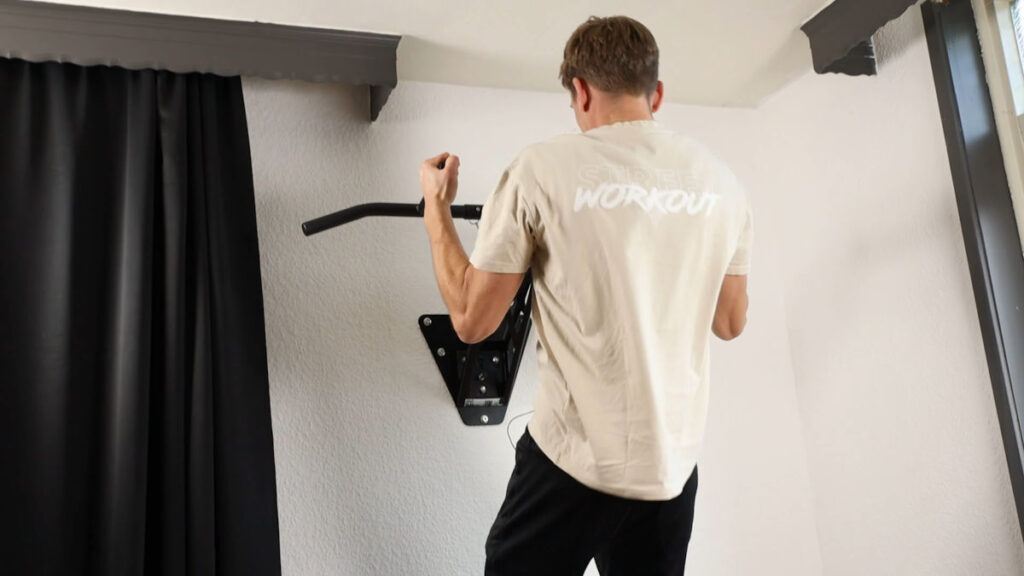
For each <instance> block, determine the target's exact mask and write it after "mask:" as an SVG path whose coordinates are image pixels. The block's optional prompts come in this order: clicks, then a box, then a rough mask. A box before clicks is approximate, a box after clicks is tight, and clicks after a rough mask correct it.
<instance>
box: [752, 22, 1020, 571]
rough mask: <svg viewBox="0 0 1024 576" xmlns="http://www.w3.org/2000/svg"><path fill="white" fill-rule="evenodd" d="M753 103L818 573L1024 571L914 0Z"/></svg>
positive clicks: (764, 204) (764, 211)
mask: <svg viewBox="0 0 1024 576" xmlns="http://www.w3.org/2000/svg"><path fill="white" fill-rule="evenodd" d="M882 36H883V40H884V45H885V46H884V47H885V50H883V56H887V59H886V60H885V61H883V66H882V69H881V74H880V75H879V76H878V77H877V78H872V79H866V78H843V77H837V76H824V77H822V76H814V75H808V76H806V77H805V78H803V79H801V80H799V81H798V82H796V83H795V84H793V85H791V86H790V87H789V88H788V89H786V90H784V91H783V92H781V93H780V94H778V95H776V96H775V97H774V98H773V99H772V100H770V101H769V102H768V103H767V104H766V105H765V106H763V107H762V109H761V110H760V111H759V112H760V113H761V114H762V115H763V116H762V118H763V119H764V120H765V121H766V122H767V126H766V127H765V128H766V131H765V133H764V135H763V137H762V138H761V150H760V152H759V153H758V157H759V164H760V166H759V169H760V173H761V176H762V179H761V183H762V184H763V185H764V189H763V190H762V192H763V193H764V196H765V197H771V198H773V199H774V201H773V202H764V201H762V202H761V203H760V207H761V209H762V210H761V212H760V213H761V215H762V222H763V221H764V218H765V217H768V218H770V219H772V220H775V221H778V222H784V223H785V226H782V227H779V228H778V230H779V231H781V232H782V233H783V235H782V237H781V238H780V240H781V241H782V242H783V244H782V245H783V249H782V250H781V252H782V253H783V254H785V263H786V270H785V279H786V280H785V284H784V291H785V300H786V310H787V313H786V324H787V326H788V329H789V340H790V347H791V350H792V357H793V367H794V371H795V374H796V388H797V397H798V398H799V403H800V415H801V417H802V421H803V426H804V439H805V441H806V446H807V452H808V463H809V470H810V475H811V484H812V486H813V490H814V502H815V510H816V518H817V524H818V531H819V539H820V542H821V550H822V558H823V563H824V568H825V573H826V574H828V575H829V576H862V575H865V574H871V575H898V576H916V575H922V576H923V575H929V576H936V575H943V576H945V575H949V576H961V575H964V576H966V575H979V576H980V575H985V576H1010V575H1019V574H1024V549H1022V546H1021V535H1020V530H1019V528H1018V524H1017V519H1016V512H1015V510H1014V506H1013V500H1012V496H1011V489H1010V484H1009V476H1008V473H1007V469H1006V460H1005V456H1004V454H1003V448H1002V442H1001V439H1000V435H999V426H998V422H997V420H996V413H995V409H994V403H993V399H992V388H991V384H990V381H989V377H988V371H987V368H986V364H985V357H984V348H983V345H982V341H981V335H980V329H979V327H978V320H977V314H976V311H975V304H974V297H973V292H972V289H971V283H970V277H969V274H968V269H967V261H966V257H965V253H964V246H963V240H962V236H961V231H960V225H959V220H958V216H957V210H956V204H955V201H954V195H953V185H952V180H951V177H950V172H949V165H948V160H947V156H946V150H945V144H944V137H943V133H942V127H941V125H940V120H939V112H938V106H937V103H936V97H935V90H934V84H933V80H932V75H931V67H930V63H929V57H928V50H927V46H926V44H925V40H924V37H923V28H922V25H921V16H920V11H919V10H918V9H916V8H915V9H911V10H910V11H908V12H907V14H906V15H905V16H904V17H903V18H901V19H900V20H899V21H897V22H895V23H893V24H891V25H890V26H889V27H887V28H886V29H885V30H884V31H883V35H882Z"/></svg>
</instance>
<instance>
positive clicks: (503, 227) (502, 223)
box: [469, 161, 537, 274]
mask: <svg viewBox="0 0 1024 576" xmlns="http://www.w3.org/2000/svg"><path fill="white" fill-rule="evenodd" d="M532 182H533V181H532V178H530V177H529V175H528V174H526V171H525V170H524V169H523V167H522V166H521V165H520V163H519V162H518V161H516V162H514V163H513V164H512V165H511V166H509V167H508V169H507V170H505V173H504V174H503V175H502V177H501V181H500V182H499V183H498V187H497V189H495V191H494V192H493V193H492V194H491V196H490V198H488V199H487V201H486V202H485V203H484V211H483V215H481V217H480V225H479V232H478V233H477V237H476V245H475V246H474V247H473V255H472V256H471V257H470V259H469V261H470V263H471V264H472V265H473V266H474V267H475V268H476V269H478V270H484V271H486V272H497V273H502V274H517V273H522V272H526V271H527V270H528V269H529V268H530V262H531V260H532V259H533V250H534V232H535V230H536V224H537V217H536V211H535V209H534V206H533V204H532V203H531V202H530V200H529V198H528V196H529V195H530V194H531V193H532V192H535V190H534V188H536V185H535V184H533V183H532Z"/></svg>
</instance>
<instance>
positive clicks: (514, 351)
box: [302, 202, 533, 426]
mask: <svg viewBox="0 0 1024 576" xmlns="http://www.w3.org/2000/svg"><path fill="white" fill-rule="evenodd" d="M423 206H424V204H423V202H420V203H419V204H391V203H384V202H375V203H371V204H360V205H358V206H352V207H350V208H345V209H344V210H339V211H337V212H334V213H332V214H327V215H325V216H321V217H319V218H315V219H313V220H309V221H308V222H303V224H302V233H303V234H305V235H306V236H312V235H313V234H317V233H320V232H323V231H325V230H330V229H331V228H335V227H337V226H341V225H342V224H348V223H349V222H354V221H356V220H359V219H361V218H366V217H368V216H390V217H396V216H397V217H401V218H418V217H422V216H423ZM481 214H483V206H478V205H471V204H467V205H464V206H452V217H453V218H461V219H465V220H479V219H480V216H481ZM532 288H533V282H532V278H531V276H530V274H529V273H527V274H526V277H525V278H524V279H523V283H522V285H521V286H520V287H519V292H518V293H517V294H516V297H515V300H513V301H512V303H511V306H509V309H508V312H507V313H506V314H505V319H504V320H502V322H501V325H500V326H499V327H498V329H497V331H495V332H494V334H492V335H491V336H490V337H489V338H487V339H486V340H484V341H483V342H480V343H478V344H466V343H465V342H462V341H461V340H459V337H458V335H457V334H456V333H455V329H454V328H453V327H452V322H451V318H450V317H449V316H448V315H444V314H431V315H428V314H424V315H422V316H420V317H419V321H418V324H419V327H420V331H421V332H422V333H423V338H424V340H426V342H427V346H428V348H429V349H430V355H431V356H432V357H433V358H434V362H435V363H436V364H437V368H438V370H440V372H441V377H442V378H443V379H444V382H445V385H446V386H447V387H448V392H449V394H451V397H452V400H453V401H454V402H455V407H456V408H457V409H458V411H459V416H460V417H461V418H462V422H463V423H464V424H466V425H467V426H483V425H495V424H500V423H501V422H502V421H504V419H505V412H506V411H507V410H508V402H509V398H510V397H511V395H512V388H513V387H514V386H515V382H516V375H517V374H518V373H519V365H520V364H521V363H522V360H523V352H524V351H525V347H526V339H527V338H528V337H529V335H530V328H531V327H532V325H533V323H532V321H531V318H530V309H531V307H532V305H533V289H532Z"/></svg>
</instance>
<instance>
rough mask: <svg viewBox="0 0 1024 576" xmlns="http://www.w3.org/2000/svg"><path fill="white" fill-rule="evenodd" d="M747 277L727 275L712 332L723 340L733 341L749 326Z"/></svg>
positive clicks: (723, 282)
mask: <svg viewBox="0 0 1024 576" xmlns="http://www.w3.org/2000/svg"><path fill="white" fill-rule="evenodd" d="M747 305H748V299H747V277H746V275H743V276H738V275H727V276H726V277H725V280H724V281H722V291H721V292H720V293H719V295H718V306H717V307H716V308H715V319H714V321H713V322H712V324H711V331H712V332H714V334H715V336H718V337H719V338H721V339H722V340H732V339H734V338H736V337H737V336H739V335H740V334H742V333H743V328H745V327H746V325H747Z"/></svg>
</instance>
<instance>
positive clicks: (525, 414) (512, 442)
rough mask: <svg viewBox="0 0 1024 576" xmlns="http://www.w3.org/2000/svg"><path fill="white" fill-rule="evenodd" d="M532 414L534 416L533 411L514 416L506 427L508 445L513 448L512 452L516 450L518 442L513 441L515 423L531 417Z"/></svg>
mask: <svg viewBox="0 0 1024 576" xmlns="http://www.w3.org/2000/svg"><path fill="white" fill-rule="evenodd" d="M530 414H533V410H530V411H529V412H523V413H522V414H518V415H516V416H513V417H512V419H511V420H509V421H508V424H507V425H506V426H505V435H506V436H508V443H509V444H510V445H511V446H512V450H515V449H516V442H515V440H513V439H512V423H513V422H515V421H516V420H519V419H520V418H523V417H526V416H529V415H530Z"/></svg>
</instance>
